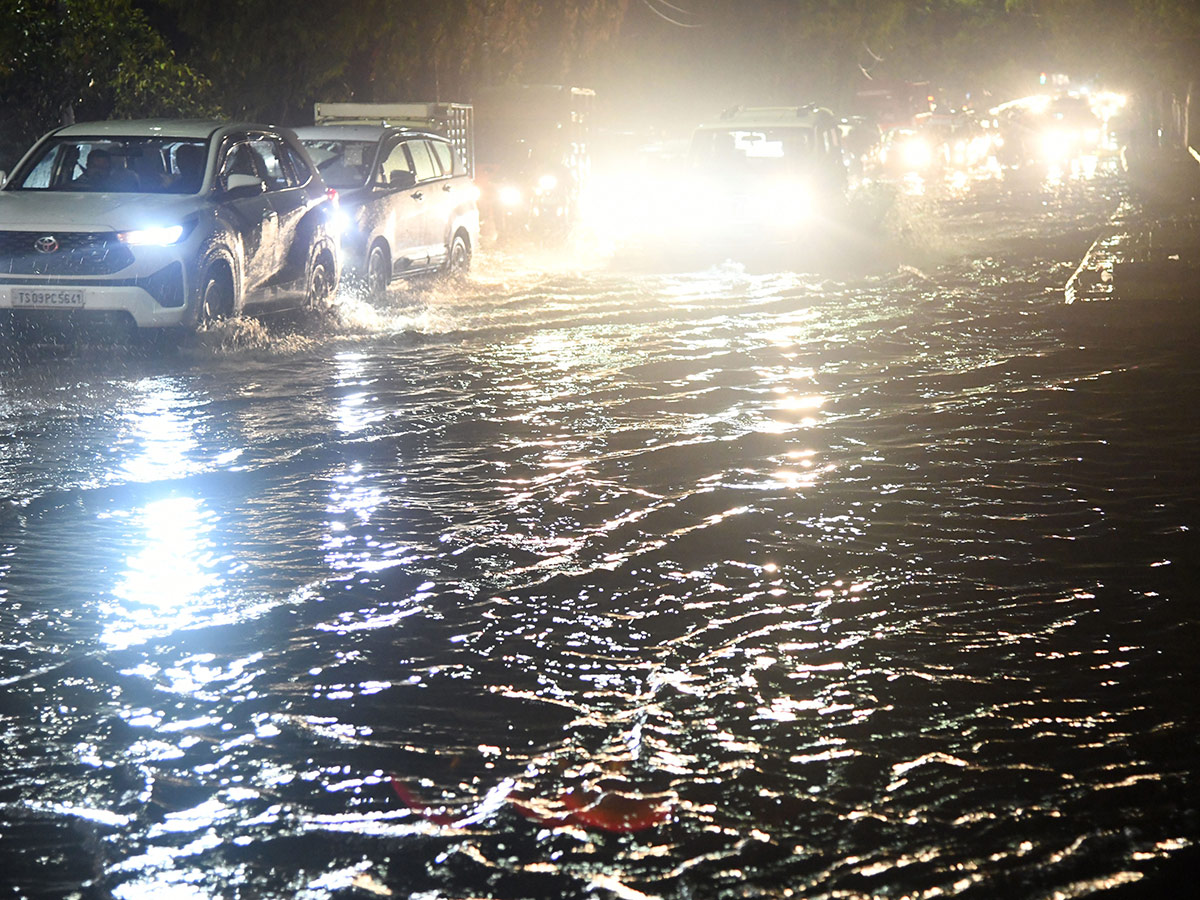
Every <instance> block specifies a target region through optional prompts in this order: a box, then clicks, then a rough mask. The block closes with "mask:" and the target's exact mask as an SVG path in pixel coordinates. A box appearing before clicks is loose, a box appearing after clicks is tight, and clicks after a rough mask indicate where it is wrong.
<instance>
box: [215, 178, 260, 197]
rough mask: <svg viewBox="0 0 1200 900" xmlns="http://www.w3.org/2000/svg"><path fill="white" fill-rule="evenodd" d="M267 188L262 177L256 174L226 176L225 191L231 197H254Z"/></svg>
mask: <svg viewBox="0 0 1200 900" xmlns="http://www.w3.org/2000/svg"><path fill="white" fill-rule="evenodd" d="M266 189H267V186H266V185H265V184H263V182H262V179H260V178H258V177H257V176H255V175H240V174H234V175H227V176H225V193H226V194H228V195H229V196H231V197H253V196H255V195H256V194H261V193H262V192H263V191H265V190H266Z"/></svg>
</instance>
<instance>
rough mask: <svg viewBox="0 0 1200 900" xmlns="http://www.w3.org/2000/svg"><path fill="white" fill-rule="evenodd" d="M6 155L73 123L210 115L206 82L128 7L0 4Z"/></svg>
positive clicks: (125, 3) (105, 2)
mask: <svg viewBox="0 0 1200 900" xmlns="http://www.w3.org/2000/svg"><path fill="white" fill-rule="evenodd" d="M0 21H3V23H4V27H3V28H0V135H2V139H0V140H2V145H0V154H2V155H3V156H4V157H7V158H8V159H9V161H10V162H11V157H12V156H13V155H15V154H16V153H19V152H20V151H21V150H23V149H24V148H25V147H27V146H28V145H29V144H30V143H31V142H32V140H33V139H34V138H36V137H37V136H38V135H40V134H42V133H43V132H45V131H47V130H49V129H50V128H52V127H54V126H56V125H59V124H61V123H62V122H63V121H71V120H73V119H75V118H78V119H80V120H83V119H104V118H111V117H118V118H120V117H126V116H157V115H211V114H215V113H216V112H218V111H219V107H218V106H217V105H216V104H215V103H214V102H213V100H212V93H211V84H210V82H209V81H208V79H207V78H205V77H204V76H203V75H201V74H199V73H198V72H197V71H196V70H194V69H192V68H191V67H189V66H188V65H187V64H185V63H184V62H182V61H180V60H179V58H178V57H177V56H176V55H175V53H174V51H172V50H171V49H170V48H169V47H168V46H167V43H166V41H165V40H164V39H163V37H162V35H160V34H159V33H158V32H157V31H156V30H155V29H154V28H152V27H151V26H150V24H149V22H148V20H147V19H146V17H145V15H144V14H143V13H142V12H141V11H140V10H138V9H136V8H135V7H134V6H132V4H131V3H130V2H129V0H0Z"/></svg>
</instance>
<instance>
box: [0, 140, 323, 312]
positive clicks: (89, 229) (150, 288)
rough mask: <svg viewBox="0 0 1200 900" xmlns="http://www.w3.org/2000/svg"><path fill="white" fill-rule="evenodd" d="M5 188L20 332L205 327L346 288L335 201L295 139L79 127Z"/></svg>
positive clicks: (1, 232)
mask: <svg viewBox="0 0 1200 900" xmlns="http://www.w3.org/2000/svg"><path fill="white" fill-rule="evenodd" d="M0 183H2V184H3V187H2V188H0V311H5V310H7V311H8V312H6V313H4V315H7V316H8V317H9V318H10V319H12V320H20V319H43V320H45V319H49V320H51V321H56V322H64V321H73V322H82V323H84V324H91V321H92V320H96V319H107V320H116V321H117V322H119V323H124V324H128V323H129V321H130V320H131V321H132V323H133V324H134V325H136V326H137V327H138V328H164V327H172V326H182V327H184V328H195V327H197V326H198V325H202V324H204V323H206V322H209V321H211V320H213V319H216V318H220V317H227V316H235V315H238V314H240V313H241V312H242V310H243V309H245V308H247V307H250V306H252V305H255V304H267V303H275V304H278V303H280V302H294V301H296V300H300V301H302V302H308V303H309V304H321V303H324V302H327V301H328V300H329V299H330V298H331V297H332V296H333V294H334V292H335V290H336V288H337V280H338V274H339V264H340V263H339V255H340V251H339V246H338V240H337V236H336V225H335V222H334V219H335V218H336V217H335V215H334V214H335V212H336V209H335V207H336V202H337V201H336V196H335V195H333V194H332V193H331V192H330V191H328V189H327V188H326V186H325V184H324V183H323V182H322V181H321V178H320V176H319V175H318V174H317V171H316V167H315V166H313V165H312V162H311V160H310V159H309V157H308V155H307V153H306V152H305V150H304V148H303V147H302V146H301V145H300V144H299V142H298V141H297V140H296V139H295V136H294V135H293V134H292V133H291V132H289V131H287V130H286V129H279V128H274V127H269V126H265V125H251V124H231V123H227V122H216V121H191V120H145V121H111V122H93V123H81V124H77V125H70V126H67V127H65V128H59V129H57V130H55V131H52V132H50V133H49V134H47V135H45V136H44V137H43V138H42V139H41V140H39V141H38V142H37V143H36V144H35V145H34V146H33V148H32V149H30V150H29V152H28V153H26V154H25V156H24V157H23V158H22V159H21V161H20V162H19V163H18V164H17V166H16V168H15V169H14V170H13V172H12V174H11V175H10V176H9V177H8V178H7V179H4V177H3V173H0Z"/></svg>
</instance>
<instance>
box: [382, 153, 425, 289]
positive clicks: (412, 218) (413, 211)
mask: <svg viewBox="0 0 1200 900" xmlns="http://www.w3.org/2000/svg"><path fill="white" fill-rule="evenodd" d="M380 156H381V158H382V160H383V162H382V163H381V164H380V171H379V172H377V173H376V182H375V187H374V188H373V189H372V193H373V194H375V195H376V197H375V200H374V203H376V204H379V205H380V206H382V207H383V210H382V215H381V217H380V218H381V219H382V221H383V227H382V229H381V233H382V234H383V236H384V238H385V239H386V240H387V242H388V243H389V244H390V245H391V248H392V269H393V273H394V274H401V273H403V272H406V271H408V270H411V269H421V268H424V267H425V266H426V265H428V262H429V253H428V251H427V250H426V246H425V245H426V240H425V221H424V215H425V205H424V199H425V195H424V192H422V191H421V190H420V189H419V188H418V187H417V185H416V177H417V176H416V172H415V170H414V168H413V160H412V157H411V156H410V155H409V152H408V147H407V144H406V142H405V141H403V140H398V139H397V140H394V141H393V142H392V143H391V144H390V145H388V146H385V147H384V148H383V150H382V152H381V153H380Z"/></svg>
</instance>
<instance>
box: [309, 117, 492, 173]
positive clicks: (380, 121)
mask: <svg viewBox="0 0 1200 900" xmlns="http://www.w3.org/2000/svg"><path fill="white" fill-rule="evenodd" d="M313 124H314V125H384V126H391V127H398V128H415V129H418V130H425V129H428V130H430V131H435V132H437V133H438V134H441V135H443V136H445V137H446V138H447V139H449V141H450V143H451V145H452V146H453V147H454V149H455V152H457V153H458V154H459V156H460V157H461V158H462V162H463V165H464V166H465V167H466V170H467V175H468V176H470V177H471V178H474V177H475V111H474V107H473V106H472V105H471V104H470V103H445V102H442V101H406V102H400V103H315V104H313Z"/></svg>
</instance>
